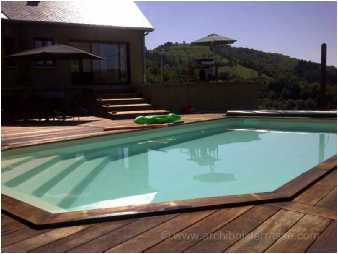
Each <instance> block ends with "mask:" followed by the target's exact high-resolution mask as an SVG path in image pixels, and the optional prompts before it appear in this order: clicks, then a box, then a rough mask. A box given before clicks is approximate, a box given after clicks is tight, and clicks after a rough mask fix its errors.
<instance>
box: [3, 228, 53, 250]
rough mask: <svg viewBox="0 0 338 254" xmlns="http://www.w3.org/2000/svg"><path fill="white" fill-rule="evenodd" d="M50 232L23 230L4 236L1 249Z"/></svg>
mask: <svg viewBox="0 0 338 254" xmlns="http://www.w3.org/2000/svg"><path fill="white" fill-rule="evenodd" d="M47 231H49V230H37V229H33V228H29V227H27V228H22V229H19V230H17V231H15V232H12V233H10V234H6V235H2V237H1V248H4V247H6V246H9V245H12V244H15V243H17V242H20V241H23V240H26V239H28V238H31V237H33V236H36V235H40V234H43V233H45V232H47Z"/></svg>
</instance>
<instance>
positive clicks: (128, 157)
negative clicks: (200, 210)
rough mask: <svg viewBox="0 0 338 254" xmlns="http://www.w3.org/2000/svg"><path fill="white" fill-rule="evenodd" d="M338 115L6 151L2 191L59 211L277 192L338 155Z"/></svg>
mask: <svg viewBox="0 0 338 254" xmlns="http://www.w3.org/2000/svg"><path fill="white" fill-rule="evenodd" d="M336 138H337V136H336V121H335V120H332V121H331V120H309V119H308V120H299V119H292V120H290V119H289V120H286V119H248V118H247V119H236V118H233V119H222V120H215V121H209V122H202V123H195V124H188V125H182V126H177V127H170V128H164V129H156V130H147V131H140V132H134V133H124V134H117V135H116V134H115V135H107V136H103V137H97V138H87V139H82V140H77V141H70V142H61V143H54V144H48V145H39V146H33V147H28V148H21V149H14V150H8V151H4V152H2V163H1V172H2V193H3V194H6V195H8V196H10V197H13V198H16V199H19V200H22V201H24V202H27V203H30V204H32V205H34V206H37V207H39V208H41V209H44V210H47V211H49V212H52V213H57V212H66V211H78V210H85V209H93V208H103V207H118V206H125V205H138V204H150V203H159V202H166V201H174V200H186V199H194V198H203V197H216V196H225V195H237V194H245V193H253V192H269V191H273V190H275V189H277V188H278V187H280V186H281V185H283V184H285V183H287V182H288V181H290V180H292V179H293V178H295V177H297V176H298V175H300V174H302V173H303V172H305V171H307V170H309V169H310V168H312V167H313V166H315V165H317V164H319V163H320V162H322V161H324V160H326V159H328V158H329V157H331V156H333V155H335V154H336Z"/></svg>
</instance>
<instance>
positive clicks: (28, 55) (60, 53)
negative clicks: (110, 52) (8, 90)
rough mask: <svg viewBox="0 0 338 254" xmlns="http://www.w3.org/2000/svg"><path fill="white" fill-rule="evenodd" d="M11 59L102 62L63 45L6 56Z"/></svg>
mask: <svg viewBox="0 0 338 254" xmlns="http://www.w3.org/2000/svg"><path fill="white" fill-rule="evenodd" d="M8 57H9V58H13V59H29V60H50V59H51V60H54V59H55V60H57V59H60V60H73V59H93V60H103V58H102V57H100V56H97V55H94V54H92V53H90V52H87V51H84V50H82V49H78V48H75V47H72V46H68V45H64V44H55V45H51V46H46V47H40V48H35V49H30V50H25V51H22V52H19V53H15V54H12V55H9V56H8Z"/></svg>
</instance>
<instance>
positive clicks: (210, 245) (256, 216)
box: [184, 206, 279, 252]
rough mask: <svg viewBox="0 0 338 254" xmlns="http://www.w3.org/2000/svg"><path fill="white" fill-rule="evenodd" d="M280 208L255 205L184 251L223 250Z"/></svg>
mask: <svg viewBox="0 0 338 254" xmlns="http://www.w3.org/2000/svg"><path fill="white" fill-rule="evenodd" d="M278 210H279V209H278V208H275V207H269V206H255V207H254V208H253V209H251V210H249V211H247V212H246V213H244V214H242V215H241V216H239V217H238V218H236V219H235V220H233V221H231V222H230V223H228V224H226V225H225V226H224V227H222V228H220V229H218V230H217V231H215V232H214V233H213V234H212V235H211V236H210V237H208V238H206V239H203V240H202V241H199V242H197V244H195V245H193V246H191V247H189V248H188V249H186V250H184V252H223V251H224V250H226V249H227V248H228V247H230V246H231V245H232V244H233V243H235V242H236V241H238V240H240V239H241V238H243V237H244V236H245V235H247V234H248V233H249V232H251V231H252V230H254V229H255V228H256V227H257V226H258V225H260V224H261V223H263V222H264V221H265V220H267V219H268V218H269V217H271V216H272V215H274V214H275V213H277V212H278Z"/></svg>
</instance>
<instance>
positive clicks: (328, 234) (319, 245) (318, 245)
mask: <svg viewBox="0 0 338 254" xmlns="http://www.w3.org/2000/svg"><path fill="white" fill-rule="evenodd" d="M307 252H313V253H318V252H319V253H337V222H336V221H332V222H331V223H330V225H329V226H328V227H327V228H326V229H325V230H324V232H323V233H322V234H320V236H319V237H318V238H317V239H316V241H314V243H313V244H312V245H311V246H310V248H309V249H308V250H307Z"/></svg>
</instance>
